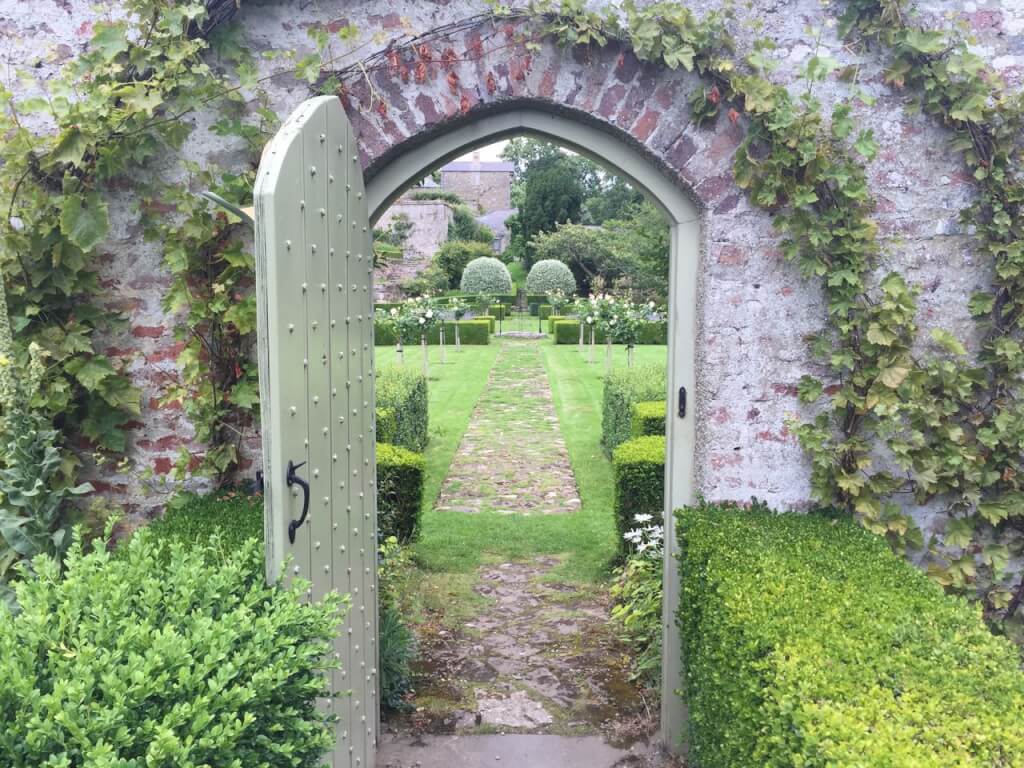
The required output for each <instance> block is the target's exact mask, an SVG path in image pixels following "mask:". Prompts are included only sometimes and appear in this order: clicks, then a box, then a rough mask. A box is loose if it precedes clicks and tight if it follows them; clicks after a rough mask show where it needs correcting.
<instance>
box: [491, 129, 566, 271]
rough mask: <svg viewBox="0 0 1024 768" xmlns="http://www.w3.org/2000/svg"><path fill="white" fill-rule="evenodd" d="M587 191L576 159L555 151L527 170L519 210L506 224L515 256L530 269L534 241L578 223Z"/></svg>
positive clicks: (530, 165)
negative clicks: (564, 224) (565, 225)
mask: <svg viewBox="0 0 1024 768" xmlns="http://www.w3.org/2000/svg"><path fill="white" fill-rule="evenodd" d="M583 200H584V190H583V186H582V184H581V183H580V179H579V177H578V174H577V173H576V163H575V158H571V157H569V156H568V155H566V154H564V153H562V152H560V151H558V150H557V149H555V150H554V151H553V152H550V153H548V154H546V155H544V156H542V157H540V158H539V159H537V160H534V161H533V162H530V163H529V165H528V166H527V168H526V170H525V172H524V174H523V178H522V200H521V201H520V203H519V210H518V213H516V214H515V215H514V216H512V217H511V218H510V219H509V220H508V221H507V222H506V226H507V227H508V229H509V233H510V237H511V244H510V246H509V248H510V250H511V251H512V254H513V255H514V256H515V257H518V259H519V260H520V261H522V262H523V264H524V266H526V267H530V266H532V265H533V262H534V261H535V259H536V255H535V252H534V248H533V239H534V238H535V237H536V236H537V235H539V234H540V233H542V232H551V231H553V230H554V229H555V228H556V226H557V225H558V224H562V223H565V222H569V221H579V220H580V217H581V212H582V209H583Z"/></svg>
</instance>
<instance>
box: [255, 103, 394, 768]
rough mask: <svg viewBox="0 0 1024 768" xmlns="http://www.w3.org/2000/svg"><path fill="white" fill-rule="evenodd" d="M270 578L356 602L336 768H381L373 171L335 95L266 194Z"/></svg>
mask: <svg viewBox="0 0 1024 768" xmlns="http://www.w3.org/2000/svg"><path fill="white" fill-rule="evenodd" d="M254 197H255V229H256V290H257V300H258V316H259V328H258V334H259V365H260V398H261V400H260V402H261V407H262V424H263V427H262V435H263V466H264V487H265V491H266V494H265V505H266V511H265V518H264V519H265V529H266V553H267V560H266V566H267V578H268V579H270V580H274V579H276V578H278V576H279V575H280V574H281V568H282V567H283V564H284V563H285V561H286V559H288V558H290V560H289V564H288V571H287V573H286V574H285V578H287V579H293V578H301V579H305V580H308V581H309V582H310V583H311V584H312V587H311V589H310V590H309V593H308V596H309V598H310V599H312V600H317V599H319V598H321V597H323V596H324V595H325V594H327V593H328V592H330V591H331V590H337V591H338V592H339V593H342V594H347V595H350V596H351V606H350V608H349V611H348V614H347V616H346V619H345V622H344V624H343V625H342V627H341V630H340V632H339V634H338V636H337V637H336V638H335V643H334V653H335V657H336V658H337V659H338V660H339V661H340V662H341V670H339V671H336V672H334V673H332V680H331V683H332V690H333V691H335V692H337V693H336V695H335V696H332V697H331V698H329V699H327V700H325V701H323V702H322V706H323V707H325V708H326V709H327V710H328V711H332V712H335V713H336V714H337V715H338V721H337V724H336V726H335V748H334V751H333V753H332V754H331V755H330V758H329V759H330V762H329V764H330V765H332V766H334V768H357V767H360V768H373V765H374V756H375V751H376V741H377V733H378V726H379V723H378V717H379V714H378V697H377V664H378V661H377V545H376V543H377V509H376V460H375V451H374V446H375V440H374V429H375V425H374V386H373V379H374V367H373V251H372V244H371V233H370V228H369V221H368V215H367V206H366V195H365V192H364V189H363V178H362V167H361V166H360V164H359V158H358V153H357V151H356V141H355V138H354V136H353V134H352V128H351V126H350V125H349V122H348V118H347V117H346V116H345V113H344V111H343V110H342V107H341V104H340V102H339V101H338V99H337V98H335V97H331V96H324V97H320V98H315V99H310V100H309V101H307V102H305V103H304V104H302V105H301V106H300V107H299V108H298V109H297V110H296V111H295V112H294V113H293V114H292V115H291V117H289V118H288V120H287V122H285V123H284V125H283V126H282V127H281V130H280V131H278V133H277V135H276V136H275V137H274V138H273V140H272V141H271V142H270V144H269V145H268V147H267V149H266V151H265V152H264V154H263V159H262V161H261V162H260V167H259V172H258V175H257V179H256V189H255V195H254Z"/></svg>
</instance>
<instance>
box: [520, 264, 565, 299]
mask: <svg viewBox="0 0 1024 768" xmlns="http://www.w3.org/2000/svg"><path fill="white" fill-rule="evenodd" d="M558 290H561V291H562V293H564V294H565V295H566V296H572V295H573V294H574V293H576V278H575V277H573V274H572V270H571V269H569V267H567V266H566V265H565V264H564V263H563V262H561V261H558V260H557V259H543V260H542V261H538V262H537V263H536V264H534V265H533V269H531V270H530V274H529V275H527V277H526V292H527V293H534V294H543V293H551V292H552V291H558Z"/></svg>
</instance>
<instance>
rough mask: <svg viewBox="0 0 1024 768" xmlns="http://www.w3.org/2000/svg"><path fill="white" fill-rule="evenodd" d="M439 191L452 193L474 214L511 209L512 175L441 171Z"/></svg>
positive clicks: (485, 171) (499, 172) (494, 172)
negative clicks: (471, 209)
mask: <svg viewBox="0 0 1024 768" xmlns="http://www.w3.org/2000/svg"><path fill="white" fill-rule="evenodd" d="M441 189H443V190H444V191H445V192H454V193H455V194H457V195H458V196H459V197H461V198H462V199H463V200H464V201H465V202H466V203H467V204H468V205H469V206H470V207H471V208H473V211H474V212H475V213H490V212H491V211H497V210H501V209H507V208H511V207H512V174H511V173H510V172H508V171H487V170H479V171H476V170H472V171H449V170H442V171H441Z"/></svg>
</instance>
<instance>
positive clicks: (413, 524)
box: [377, 442, 425, 543]
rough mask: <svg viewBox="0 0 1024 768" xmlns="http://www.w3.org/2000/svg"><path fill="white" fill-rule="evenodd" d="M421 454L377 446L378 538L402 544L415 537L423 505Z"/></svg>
mask: <svg viewBox="0 0 1024 768" xmlns="http://www.w3.org/2000/svg"><path fill="white" fill-rule="evenodd" d="M424 471H425V468H424V464H423V455H422V454H419V453H414V452H412V451H410V450H408V449H406V448H400V447H398V446H394V445H389V444H387V443H383V442H380V443H378V444H377V492H378V498H379V503H380V511H379V515H378V518H377V527H378V530H379V531H380V536H381V538H382V539H387V538H389V537H394V538H396V539H397V540H398V541H399V542H402V543H405V542H408V541H412V540H413V539H414V538H416V534H417V533H419V528H420V510H421V508H422V505H423V480H424V477H423V474H424Z"/></svg>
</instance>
